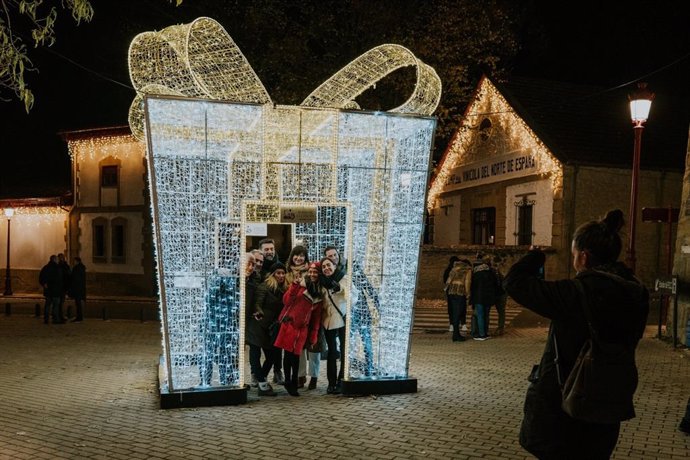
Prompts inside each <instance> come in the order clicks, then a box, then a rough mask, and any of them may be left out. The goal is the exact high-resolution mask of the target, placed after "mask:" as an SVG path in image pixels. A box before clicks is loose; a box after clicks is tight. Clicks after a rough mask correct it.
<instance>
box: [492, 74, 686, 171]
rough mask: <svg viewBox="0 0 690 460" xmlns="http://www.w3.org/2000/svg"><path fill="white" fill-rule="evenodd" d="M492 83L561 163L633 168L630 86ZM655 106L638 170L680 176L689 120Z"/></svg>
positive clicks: (520, 80)
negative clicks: (671, 172)
mask: <svg viewBox="0 0 690 460" xmlns="http://www.w3.org/2000/svg"><path fill="white" fill-rule="evenodd" d="M491 82H492V83H493V84H494V85H495V87H496V88H497V89H498V90H499V91H500V92H501V94H502V95H503V97H504V98H505V99H506V101H507V102H508V103H509V104H510V105H511V106H512V107H513V109H514V110H515V112H516V114H517V115H518V116H520V117H521V118H522V119H523V120H524V121H525V122H526V123H527V124H528V125H529V127H530V128H531V129H532V130H533V131H534V133H535V134H536V135H537V136H538V137H539V138H540V139H541V141H542V142H543V143H544V144H545V145H546V146H547V147H548V148H549V150H550V151H551V153H552V154H553V155H554V156H555V157H556V158H557V159H558V160H559V161H561V162H562V163H564V164H580V165H590V166H610V167H618V168H631V167H632V156H633V129H632V122H631V121H630V112H629V105H628V97H627V95H628V93H629V92H630V90H631V88H630V87H629V86H628V87H622V88H616V89H612V90H607V89H605V88H602V87H597V86H588V85H577V84H571V83H563V82H554V81H549V80H541V79H535V78H527V77H511V78H510V79H508V80H507V81H504V82H500V83H497V82H495V81H493V80H491ZM652 90H653V88H652ZM658 102H659V101H658V100H657V101H655V102H654V103H653V104H652V110H651V112H650V116H649V121H648V122H647V123H646V124H645V129H644V132H643V135H642V151H641V152H642V156H641V163H640V167H641V168H642V169H664V170H677V171H682V170H683V168H684V164H685V156H686V151H687V144H688V121H687V117H685V116H682V114H678V113H674V112H672V111H670V110H667V109H668V104H666V105H663V106H662V107H663V110H662V109H660V108H659V107H658V106H659V104H658ZM661 102H662V103H663V101H661ZM655 106H657V108H658V110H656V111H655V110H654V109H655Z"/></svg>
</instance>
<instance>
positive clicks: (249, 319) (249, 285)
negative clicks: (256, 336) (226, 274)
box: [244, 275, 258, 343]
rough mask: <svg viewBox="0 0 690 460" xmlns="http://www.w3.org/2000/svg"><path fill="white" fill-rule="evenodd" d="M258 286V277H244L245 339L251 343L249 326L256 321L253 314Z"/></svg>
mask: <svg viewBox="0 0 690 460" xmlns="http://www.w3.org/2000/svg"><path fill="white" fill-rule="evenodd" d="M257 288H258V284H257V283H256V277H254V276H253V275H250V276H248V277H247V278H245V279H244V341H245V342H247V343H251V342H249V327H250V325H251V324H252V323H253V322H255V321H256V320H255V319H254V317H253V316H252V315H253V314H254V303H255V300H256V290H257Z"/></svg>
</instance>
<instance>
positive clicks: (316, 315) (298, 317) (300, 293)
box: [275, 262, 323, 396]
mask: <svg viewBox="0 0 690 460" xmlns="http://www.w3.org/2000/svg"><path fill="white" fill-rule="evenodd" d="M320 274H321V264H320V263H318V262H313V263H312V264H310V265H309V270H308V271H307V276H306V277H304V278H303V279H302V280H299V281H298V280H295V281H294V282H293V283H292V284H290V287H289V289H288V290H287V292H286V293H285V294H284V295H283V305H285V306H284V307H283V310H282V311H281V313H280V317H279V321H280V323H281V325H280V332H279V333H278V338H276V341H275V346H276V347H278V348H282V349H283V350H285V353H284V356H283V372H284V373H285V389H286V390H287V392H288V393H290V394H291V395H292V396H299V393H298V392H297V378H298V372H299V357H300V355H301V354H302V351H303V350H304V347H305V345H307V344H309V345H310V346H314V345H315V344H316V341H317V340H318V333H319V326H320V324H321V307H322V304H323V297H322V289H321V285H320V284H319V275H320Z"/></svg>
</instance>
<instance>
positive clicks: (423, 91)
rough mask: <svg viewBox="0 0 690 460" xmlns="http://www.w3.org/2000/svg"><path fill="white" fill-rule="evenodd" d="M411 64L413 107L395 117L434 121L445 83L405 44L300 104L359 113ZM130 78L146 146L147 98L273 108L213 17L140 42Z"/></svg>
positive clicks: (369, 57) (362, 61)
mask: <svg viewBox="0 0 690 460" xmlns="http://www.w3.org/2000/svg"><path fill="white" fill-rule="evenodd" d="M410 65H413V66H415V67H416V70H417V83H416V85H415V89H414V91H413V93H412V95H411V96H410V97H409V99H407V101H405V102H404V103H403V104H402V105H400V106H399V107H396V108H394V109H391V110H390V111H391V112H399V113H414V114H419V115H431V114H432V113H433V112H434V110H436V107H438V103H439V100H440V99H441V79H440V78H439V77H438V75H437V74H436V71H435V70H434V69H433V68H432V67H430V66H428V65H427V64H424V63H423V62H422V61H420V60H419V59H417V58H416V57H415V55H414V54H412V52H411V51H410V50H408V49H407V48H405V47H403V46H400V45H380V46H377V47H375V48H372V49H371V50H369V51H367V52H366V53H364V54H362V55H361V56H359V57H358V58H357V59H355V60H354V61H352V62H350V63H349V64H348V65H346V66H345V67H343V68H342V69H341V70H340V71H338V72H337V73H336V74H335V75H333V76H332V77H331V78H329V79H328V80H326V81H325V82H324V83H322V84H321V86H319V87H318V88H316V90H314V91H313V92H312V93H311V94H310V95H309V96H307V98H306V99H305V100H304V101H302V104H300V105H302V106H305V107H332V108H340V109H358V108H359V106H358V105H357V103H356V102H355V98H356V97H357V96H359V95H360V94H362V93H363V92H364V91H365V90H366V89H367V88H369V87H370V86H372V85H374V84H375V83H376V82H378V81H379V80H381V79H382V78H384V77H385V76H386V75H388V74H390V73H391V72H393V71H395V70H397V69H399V68H401V67H406V66H410ZM129 76H130V78H131V80H132V84H133V85H134V89H135V90H136V91H137V95H136V97H135V98H134V101H132V105H131V107H130V109H129V126H130V127H131V129H132V133H133V134H134V136H136V137H137V138H138V139H143V137H144V106H143V100H144V96H145V95H146V94H160V95H175V96H187V97H200V98H207V99H216V100H226V101H234V102H251V103H257V104H269V103H272V101H271V98H270V96H269V95H268V92H267V91H266V88H265V87H264V85H263V84H262V83H261V81H260V80H259V77H257V75H256V73H255V72H254V69H252V67H251V66H250V65H249V62H247V59H246V58H245V57H244V55H243V54H242V52H241V51H240V49H239V48H238V47H237V45H236V44H235V42H234V41H233V40H232V38H231V37H230V35H228V33H227V32H226V31H225V29H224V28H223V26H221V25H220V24H219V23H218V22H216V21H215V20H213V19H211V18H206V17H201V18H198V19H196V20H194V21H193V22H191V23H189V24H181V25H176V26H170V27H166V28H165V29H163V30H161V31H160V32H144V33H141V34H139V35H137V36H136V37H134V40H132V43H131V44H130V46H129Z"/></svg>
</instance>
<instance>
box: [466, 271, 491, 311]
mask: <svg viewBox="0 0 690 460" xmlns="http://www.w3.org/2000/svg"><path fill="white" fill-rule="evenodd" d="M497 298H498V280H497V279H496V275H495V273H494V271H493V270H492V269H491V267H489V265H488V264H486V263H484V262H481V263H478V264H477V265H475V266H474V267H473V268H472V290H471V291H470V305H477V304H478V305H484V306H485V307H490V306H491V305H496V299H497Z"/></svg>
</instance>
